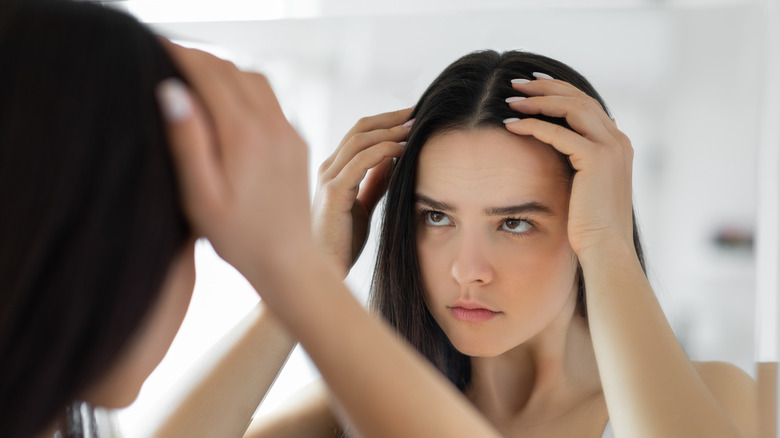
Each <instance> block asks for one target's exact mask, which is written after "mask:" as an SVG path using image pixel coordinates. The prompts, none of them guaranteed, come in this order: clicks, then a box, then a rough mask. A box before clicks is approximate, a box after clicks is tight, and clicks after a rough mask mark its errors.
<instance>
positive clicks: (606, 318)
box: [580, 247, 739, 438]
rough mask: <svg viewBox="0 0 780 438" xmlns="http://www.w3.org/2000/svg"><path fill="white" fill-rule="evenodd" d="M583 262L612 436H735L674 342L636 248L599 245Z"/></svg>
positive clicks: (583, 257) (736, 435) (725, 418)
mask: <svg viewBox="0 0 780 438" xmlns="http://www.w3.org/2000/svg"><path fill="white" fill-rule="evenodd" d="M580 262H581V264H582V267H583V273H584V277H585V286H586V291H587V303H588V304H587V305H588V320H589V325H590V329H591V335H592V338H593V345H594V350H595V353H596V359H597V361H598V366H599V372H600V375H601V381H602V385H603V388H604V394H605V397H606V400H607V405H608V407H609V412H610V417H611V421H612V423H613V425H614V428H615V431H616V432H615V434H616V435H617V436H631V437H665V438H666V437H691V436H707V437H738V436H739V434H738V432H737V429H736V427H735V425H734V424H733V423H732V422H731V421H730V420H729V419H728V416H727V415H725V412H724V411H723V409H722V408H721V407H720V405H719V404H718V403H717V401H716V400H715V398H714V397H713V396H712V394H711V393H710V391H709V390H708V388H707V386H706V385H705V383H704V381H703V380H702V379H701V378H700V376H699V374H698V373H697V371H696V369H695V367H694V366H693V364H692V363H691V362H690V360H689V359H688V357H687V356H686V354H685V352H684V351H683V349H682V347H681V345H680V343H679V342H678V341H677V339H676V337H675V335H674V333H673V331H672V329H671V327H670V326H669V323H668V322H667V320H666V317H665V315H664V313H663V311H662V309H661V307H660V305H659V303H658V300H657V299H656V297H655V294H654V293H653V291H652V289H651V288H650V285H649V283H648V281H647V279H646V277H645V275H644V273H643V272H642V269H641V266H640V264H639V261H638V259H637V257H636V254H635V253H634V251H633V248H632V247H613V248H597V249H594V250H592V251H591V252H590V253H588V254H586V255H584V256H581V257H580Z"/></svg>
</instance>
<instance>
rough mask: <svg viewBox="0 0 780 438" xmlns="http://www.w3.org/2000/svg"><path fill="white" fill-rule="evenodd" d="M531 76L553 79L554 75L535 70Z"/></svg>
mask: <svg viewBox="0 0 780 438" xmlns="http://www.w3.org/2000/svg"><path fill="white" fill-rule="evenodd" d="M531 76H533V77H535V78H536V79H552V78H553V77H552V76H550V75H548V74H547V73H540V72H538V71H535V72H533V73H531Z"/></svg>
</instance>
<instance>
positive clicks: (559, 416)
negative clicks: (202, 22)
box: [253, 79, 757, 438]
mask: <svg viewBox="0 0 780 438" xmlns="http://www.w3.org/2000/svg"><path fill="white" fill-rule="evenodd" d="M512 86H513V87H514V88H515V89H516V90H517V91H519V92H520V93H522V94H524V95H526V96H529V98H527V99H524V100H520V101H514V102H511V103H509V105H510V107H511V108H512V109H514V110H516V111H518V112H522V113H526V114H544V115H547V116H551V117H559V118H565V119H566V121H567V122H568V124H569V126H571V128H572V129H566V128H563V127H561V126H558V125H554V124H550V123H547V122H544V121H541V120H538V119H523V120H517V119H513V120H507V121H505V124H506V128H507V131H508V132H510V133H512V134H516V135H518V136H521V137H523V138H530V137H533V138H535V139H536V140H538V141H541V142H542V143H544V144H547V145H549V147H551V148H552V149H555V150H556V151H557V152H559V153H561V154H564V155H566V156H567V157H568V159H569V161H570V162H571V163H572V165H573V167H574V169H575V171H576V173H575V175H574V177H573V180H572V185H571V192H570V196H569V200H568V215H567V216H568V217H567V219H566V235H567V237H568V241H569V247H570V249H571V251H572V252H573V253H574V254H575V255H576V256H577V259H578V260H579V262H580V264H581V266H582V269H583V273H584V278H585V284H586V289H587V291H588V292H587V293H588V300H587V306H588V308H587V311H588V315H589V317H588V319H587V320H585V319H584V318H581V317H579V316H578V315H577V314H576V313H575V307H576V305H575V302H574V300H573V299H571V298H569V299H568V300H564V299H563V297H564V296H565V295H566V292H564V291H565V290H566V287H565V286H561V287H560V288H558V287H551V290H550V295H549V296H547V297H545V299H540V300H539V301H537V302H536V303H535V304H536V305H538V306H539V309H540V310H542V311H543V312H542V313H543V314H545V315H546V317H542V316H536V315H534V316H536V318H537V319H533V318H532V319H531V321H530V322H529V324H527V325H523V324H521V325H518V326H517V327H513V328H514V329H517V331H518V332H519V333H523V334H521V335H518V334H517V333H513V334H512V335H511V336H509V335H501V336H497V338H498V339H485V338H483V337H481V336H477V335H475V334H473V333H471V332H469V330H465V329H461V327H460V325H463V324H460V323H456V322H453V321H452V320H451V318H450V316H451V315H450V314H448V312H447V310H444V309H442V305H441V303H439V300H442V303H444V307H447V305H449V304H450V302H451V301H452V300H453V299H456V300H457V299H463V296H465V295H469V298H471V296H472V295H474V296H478V297H479V299H480V300H482V301H484V302H482V304H483V305H485V306H486V307H495V308H492V309H491V310H501V311H504V307H503V306H505V305H506V303H507V302H511V303H513V305H512V306H508V307H507V311H506V312H504V313H503V314H501V315H500V316H498V317H496V318H495V319H496V321H491V323H492V322H495V325H500V324H503V323H504V321H505V320H507V319H510V318H509V317H507V316H506V314H509V315H510V316H512V313H513V312H514V311H515V310H517V307H516V306H515V305H514V303H517V302H522V300H526V299H527V300H531V298H530V297H529V296H528V295H525V294H519V293H518V295H519V296H517V297H515V296H512V299H511V300H508V299H507V298H506V297H507V296H508V293H507V292H506V290H508V289H507V288H503V287H502V286H503V284H505V283H506V282H507V278H512V276H513V274H512V273H511V271H512V270H514V269H522V266H520V267H518V266H512V267H511V269H506V266H507V265H506V264H504V258H502V257H493V255H494V254H500V253H501V250H502V248H503V247H502V246H501V245H499V244H498V243H496V242H499V241H500V238H499V237H496V236H495V235H493V234H491V232H495V231H494V230H496V229H497V227H498V225H499V222H494V223H493V224H492V225H493V227H488V226H487V225H484V226H482V225H481V224H486V223H487V222H489V221H488V220H487V219H486V218H485V217H484V215H482V216H480V215H479V214H477V212H478V211H480V210H481V209H484V206H483V205H478V204H477V199H479V200H480V201H481V200H482V198H480V197H479V196H473V199H471V202H470V203H469V202H468V201H469V199H444V201H447V202H448V203H450V204H453V203H456V201H457V202H461V203H462V204H463V205H456V206H457V207H459V208H460V211H462V212H464V213H462V214H464V215H465V216H464V217H463V218H461V217H459V216H457V215H455V220H454V223H455V228H454V230H455V231H452V230H451V229H446V230H444V231H440V230H438V231H436V233H439V234H435V233H434V234H431V235H429V234H427V233H428V231H424V232H422V233H423V237H422V238H420V239H419V242H420V243H421V253H422V252H425V251H428V250H429V249H437V248H438V249H441V248H448V249H449V250H448V251H430V254H427V255H426V256H425V260H424V261H423V263H424V264H426V265H430V266H427V267H423V276H424V277H426V283H430V284H427V289H428V290H429V297H428V300H429V305H431V306H432V308H433V313H434V314H436V315H437V321H439V322H440V323H441V324H442V326H444V327H445V331H446V332H447V334H448V335H449V336H451V339H452V340H453V342H454V343H455V344H456V346H457V347H458V348H462V349H463V351H464V352H467V353H470V354H474V355H475V356H474V357H473V358H472V364H473V380H472V384H471V386H470V388H468V391H467V392H468V396H469V398H470V399H471V401H472V402H473V403H474V405H475V406H477V407H478V408H479V410H480V412H481V413H482V414H483V415H485V417H486V418H488V419H489V420H490V421H491V423H492V424H493V425H494V426H495V427H496V430H497V431H500V432H501V433H502V434H503V435H504V436H523V437H528V436H574V435H576V436H592V437H594V438H595V437H598V436H600V434H601V432H602V430H603V427H604V424H605V423H606V421H607V416H609V420H610V421H611V423H612V425H613V429H614V431H615V435H616V436H631V437H665V438H666V437H690V436H708V437H753V436H756V423H757V422H756V412H757V409H756V388H755V382H754V381H753V380H752V379H751V378H750V377H749V376H747V375H746V374H745V373H744V372H742V371H741V370H739V369H738V368H736V367H735V366H733V365H730V364H724V363H714V362H710V363H694V362H691V361H690V360H689V359H688V358H687V356H686V355H685V352H684V351H683V350H682V348H681V346H680V344H679V342H677V339H676V338H675V336H674V333H673V332H672V330H671V328H670V327H669V324H668V322H667V321H666V318H665V316H664V314H663V311H662V310H661V308H660V306H659V304H658V302H657V300H656V298H655V295H654V293H653V291H652V289H651V288H650V286H649V284H648V282H647V278H646V277H645V275H644V273H643V272H642V268H641V265H640V263H639V260H638V258H637V255H636V252H635V250H634V247H633V238H632V218H631V168H632V161H633V150H632V147H631V143H630V141H629V139H628V137H626V135H625V134H624V133H622V132H621V131H620V130H618V129H617V126H616V124H615V122H614V120H612V119H610V118H609V117H608V116H607V115H606V114H605V113H604V111H603V109H602V108H601V107H600V106H599V105H598V103H597V102H596V101H595V100H594V99H592V98H590V97H589V96H587V95H585V94H584V93H582V92H581V91H579V90H577V89H576V88H574V87H573V86H571V85H569V84H567V83H565V82H562V81H557V80H546V79H541V80H536V81H530V82H529V81H525V82H518V83H513V84H512ZM409 113H410V111H409V110H401V111H396V112H392V113H386V114H380V115H377V116H374V117H369V118H365V119H361V120H360V121H359V122H358V124H357V125H355V127H354V128H353V129H352V130H351V131H350V132H349V133H348V134H347V135H346V136H345V138H344V140H343V141H342V143H341V144H340V145H339V147H338V148H337V150H336V151H335V152H334V154H333V155H332V156H331V157H330V158H329V159H328V160H326V161H325V162H324V163H323V165H322V166H321V167H320V175H319V185H318V192H317V195H316V196H315V202H314V214H315V224H316V223H317V222H318V221H320V223H319V225H318V226H317V228H316V230H322V231H323V232H324V235H322V236H319V242H320V243H321V244H325V245H326V251H327V252H328V253H329V254H330V255H331V258H332V259H333V260H335V261H337V262H340V265H339V267H340V270H341V272H345V271H347V270H348V269H349V266H350V265H351V263H353V261H354V258H353V257H355V256H356V255H355V254H356V253H355V252H354V251H350V249H351V248H356V247H360V246H361V243H362V242H361V239H365V234H364V230H365V229H367V228H366V227H367V225H366V224H365V223H361V221H364V220H365V218H366V217H370V214H371V212H372V210H373V206H374V205H375V204H373V203H372V202H366V200H369V201H370V200H374V199H378V198H379V197H381V194H382V193H383V192H384V190H385V189H386V187H385V186H383V185H382V181H384V179H383V178H382V176H383V175H384V174H385V173H386V172H387V168H388V166H389V164H388V163H389V160H388V158H390V157H395V156H397V155H398V154H399V153H400V151H401V150H402V147H403V146H402V145H401V143H399V142H402V141H404V140H405V138H406V137H405V136H404V131H405V130H406V132H408V127H407V126H403V124H404V122H406V121H407V120H408V117H409ZM463 135H464V136H466V135H471V133H466V134H463ZM434 141H435V139H434ZM428 146H429V145H426V146H425V147H428ZM423 158H424V157H423ZM423 158H421V159H423ZM477 158H481V157H477V156H474V155H472V156H470V161H468V163H466V164H470V163H471V162H473V161H478V160H477ZM444 160H445V158H444V157H442V161H444ZM464 167H465V166H464ZM461 170H463V169H461ZM469 171H470V170H469ZM367 173H368V176H367V177H366V174H367ZM465 173H467V174H468V172H465ZM364 177H365V178H366V179H365V181H363V178H364ZM361 181H362V183H361ZM455 183H456V182H455V181H450V184H455ZM421 185H422V184H421ZM516 185H519V183H518V182H517V180H514V181H513V184H511V185H510V184H507V183H506V181H504V184H503V185H502V186H501V187H500V189H501V190H502V191H507V192H511V190H516V189H518V188H517V187H515V186H516ZM510 187H511V189H510ZM460 188H461V190H460V191H459V192H458V193H459V194H460V193H462V192H464V193H466V194H468V189H469V186H466V187H460ZM431 190H433V189H431ZM442 190H446V187H445V188H444V189H442ZM495 190H497V188H494V192H492V193H483V194H482V195H483V197H485V199H488V200H490V201H492V202H494V203H499V205H500V202H507V200H504V199H495V198H491V195H494V194H495ZM448 193H449V192H448ZM433 196H436V194H433ZM453 197H454V196H453ZM355 209H358V210H359V211H361V213H363V214H361V215H356V214H354V211H355ZM366 213H367V214H366ZM458 214H461V213H458ZM458 219H462V221H461V227H460V229H459V228H458ZM440 220H441V218H440V217H437V218H436V219H435V220H434V222H438V221H440ZM328 224H330V225H328ZM494 227H495V228H494ZM450 233H454V234H453V235H452V236H454V237H451V235H450ZM480 233H481V235H480ZM561 234H562V233H560V234H558V235H561ZM474 236H479V238H477V237H474ZM356 241H357V244H355V242H356ZM531 241H532V239H531V238H529V239H527V240H526V241H524V242H529V243H528V244H529V245H530V244H531V243H530V242H531ZM448 245H449V246H448ZM518 245H519V244H518ZM461 247H463V248H466V249H468V251H466V250H461ZM562 251H564V250H562ZM564 252H565V251H564ZM552 253H555V252H554V251H553V252H552ZM517 254H518V256H517V257H518V258H520V257H522V250H521V249H519V248H518V249H517ZM466 262H468V263H466ZM551 263H552V265H555V264H556V263H557V262H551ZM496 267H499V268H501V269H496ZM467 268H468V269H467ZM428 271H430V272H428ZM469 272H470V273H471V274H473V275H471V278H472V279H474V278H479V277H480V276H482V278H483V279H484V278H489V279H490V281H488V282H487V285H485V284H479V287H472V288H463V287H462V286H461V284H462V283H463V282H464V281H466V279H468V278H469V275H467V274H468V273H469ZM568 272H570V271H569V270H567V269H563V270H562V271H561V272H560V274H561V275H560V278H562V279H567V278H570V277H569V274H568ZM475 273H476V274H475ZM448 274H449V277H448ZM485 276H487V277H485ZM434 277H435V281H434V280H433V278H434ZM458 278H460V279H461V281H460V282H459V281H458V280H457V279H458ZM491 283H492V284H491ZM496 284H499V286H496ZM564 284H567V283H566V282H565V281H563V280H562V285H564ZM568 284H570V283H568ZM483 286H486V287H485V289H489V290H491V291H493V292H495V291H496V290H498V292H495V293H493V294H487V293H485V294H481V293H477V292H473V291H474V290H478V289H479V288H481V287H483ZM491 286H492V287H491ZM521 286H523V287H521ZM524 286H525V285H524V284H520V285H517V289H518V290H519V291H522V292H525V288H524ZM464 289H465V290H467V291H468V292H463V290H464ZM569 296H571V295H569ZM455 297H460V298H455ZM559 299H560V300H563V301H564V302H565V304H563V305H561V302H562V301H560V300H559ZM515 300H517V301H515ZM436 306H438V309H437V307H436ZM499 306H501V307H500V308H499ZM556 309H560V312H558V313H556ZM520 310H521V311H522V310H523V309H522V308H520ZM448 318H449V319H448ZM540 321H546V322H547V325H546V326H545V323H544V322H540ZM469 324H471V325H475V324H473V323H469ZM533 327H535V329H534V328H533ZM471 329H472V330H475V331H476V332H478V333H479V332H480V331H483V332H485V333H489V334H491V335H493V333H490V332H491V324H485V328H480V329H474V328H473V327H471ZM534 333H535V334H534ZM476 338H480V340H479V341H477V340H476ZM505 338H511V339H505ZM518 342H522V343H521V344H517V343H518ZM485 344H487V345H485ZM512 345H516V346H515V348H511V346H512ZM396 380H398V381H402V380H399V379H396ZM322 397H323V396H320V398H322ZM318 409H319V412H320V413H321V415H328V413H327V412H325V411H324V409H322V408H321V407H320V408H318ZM428 409H429V411H430V409H432V408H431V407H430V406H429V407H428ZM433 409H435V408H433ZM607 410H608V412H609V414H607ZM431 415H432V416H434V415H435V413H431ZM447 418H451V416H449V415H448V416H447ZM266 421H273V419H271V420H266ZM253 436H258V437H259V436H265V435H253ZM267 436H271V435H267ZM290 436H292V435H290ZM318 436H327V435H318Z"/></svg>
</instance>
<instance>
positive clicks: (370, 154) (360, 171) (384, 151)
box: [331, 141, 403, 199]
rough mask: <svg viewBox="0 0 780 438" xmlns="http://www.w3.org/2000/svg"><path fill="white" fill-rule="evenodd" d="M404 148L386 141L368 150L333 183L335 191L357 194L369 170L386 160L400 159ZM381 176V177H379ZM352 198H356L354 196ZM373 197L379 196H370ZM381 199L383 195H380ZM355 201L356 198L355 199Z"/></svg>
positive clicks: (347, 166) (350, 163)
mask: <svg viewBox="0 0 780 438" xmlns="http://www.w3.org/2000/svg"><path fill="white" fill-rule="evenodd" d="M402 152H403V146H401V145H400V144H398V143H396V142H392V141H385V142H382V143H379V144H377V145H375V146H374V147H372V148H369V149H366V150H364V151H362V152H360V153H359V154H357V155H356V156H355V158H354V159H352V160H351V161H350V162H349V163H348V164H347V165H346V166H345V167H344V169H343V170H342V171H341V172H340V173H339V174H338V176H337V177H336V178H334V179H333V181H332V183H331V184H332V187H333V189H334V190H336V191H338V192H341V193H349V192H352V193H357V192H358V188H359V187H360V182H361V181H362V180H363V178H364V177H365V176H366V173H367V172H368V171H369V169H372V168H374V167H376V166H377V165H378V164H380V163H381V162H382V161H383V160H385V159H386V158H392V157H400V156H401V153H402ZM377 176H379V175H377ZM352 196H355V195H354V194H353V195H352ZM365 196H368V197H369V198H371V197H372V196H377V195H370V196H369V195H368V194H365ZM378 197H380V198H381V195H378ZM353 199H354V198H353Z"/></svg>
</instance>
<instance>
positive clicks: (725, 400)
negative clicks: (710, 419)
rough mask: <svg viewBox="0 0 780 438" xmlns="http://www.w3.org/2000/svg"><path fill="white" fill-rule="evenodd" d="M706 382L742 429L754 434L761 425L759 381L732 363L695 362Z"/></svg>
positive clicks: (746, 433) (745, 434)
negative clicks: (759, 417)
mask: <svg viewBox="0 0 780 438" xmlns="http://www.w3.org/2000/svg"><path fill="white" fill-rule="evenodd" d="M693 365H694V366H695V367H696V370H697V371H698V372H699V376H700V377H701V379H702V381H704V384H705V385H707V388H709V390H710V392H711V393H712V396H713V397H714V398H715V399H716V400H717V401H718V403H719V404H720V405H721V407H722V408H723V410H724V411H725V412H724V413H725V414H726V415H729V416H730V417H731V419H732V420H733V421H734V423H735V424H736V425H737V426H738V427H739V428H740V430H741V431H742V433H743V436H746V437H754V436H756V435H757V433H758V432H757V428H758V384H757V383H756V381H755V380H754V379H753V378H752V377H750V376H749V375H748V374H747V373H746V372H745V371H743V370H742V369H741V368H739V367H738V366H736V365H734V364H731V363H728V362H693Z"/></svg>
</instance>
